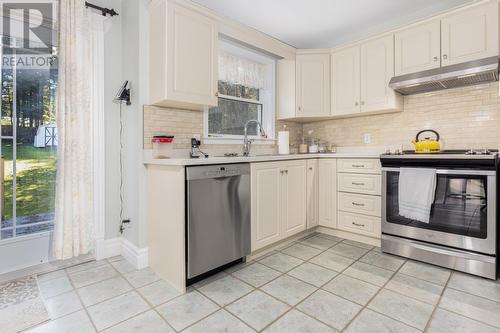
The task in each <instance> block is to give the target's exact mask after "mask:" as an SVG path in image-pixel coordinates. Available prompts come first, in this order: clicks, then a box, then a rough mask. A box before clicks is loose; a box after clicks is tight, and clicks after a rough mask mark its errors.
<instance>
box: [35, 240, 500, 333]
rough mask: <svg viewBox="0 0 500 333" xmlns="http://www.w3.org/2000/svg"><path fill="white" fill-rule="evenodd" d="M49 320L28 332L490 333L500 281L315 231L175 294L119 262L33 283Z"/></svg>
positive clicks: (499, 312)
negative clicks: (36, 284) (451, 269)
mask: <svg viewBox="0 0 500 333" xmlns="http://www.w3.org/2000/svg"><path fill="white" fill-rule="evenodd" d="M38 282H39V288H40V290H41V293H42V295H43V297H44V300H45V305H46V307H47V310H48V311H49V314H50V317H51V321H49V322H47V323H44V324H42V325H40V326H38V327H35V328H32V329H31V330H29V331H28V332H30V333H39V332H44V333H45V332H50V333H58V332H72V333H74V332H75V333H78V332H82V333H86V332H96V331H99V332H107V333H111V332H116V333H118V332H120V333H123V332H125V333H128V332H141V333H147V332H158V333H162V332H167V333H168V332H191V333H193V332H203V333H207V332H238V333H239V332H255V331H259V332H260V331H262V332H268V333H269V332H273V333H276V332H287V333H289V332H311V333H312V332H314V333H316V332H338V331H343V332H350V333H352V332H370V333H374V332H421V331H425V332H454V333H457V332H482V333H483V332H497V333H500V282H498V281H497V282H494V281H490V280H486V279H482V278H477V277H473V276H470V275H466V274H461V273H458V272H451V271H450V270H447V269H443V268H439V267H436V266H431V265H426V264H423V263H419V262H415V261H411V260H405V259H402V258H399V257H395V256H390V255H387V254H382V253H381V252H380V249H379V248H373V247H370V246H367V245H365V244H361V243H357V242H352V241H348V240H343V239H340V238H337V237H332V236H328V235H322V234H315V235H312V236H309V237H307V238H305V239H301V240H299V241H296V242H293V243H291V244H289V246H286V247H283V246H282V245H281V246H280V247H279V248H277V249H275V250H273V251H270V252H269V253H268V254H266V255H263V256H261V257H259V258H255V259H254V260H251V261H249V262H247V263H245V264H240V265H238V266H236V267H231V268H230V269H228V270H226V271H224V272H221V273H219V274H217V275H215V276H213V277H210V278H208V279H206V280H204V281H201V282H199V283H197V284H195V285H194V286H192V287H190V288H189V290H188V292H187V293H186V294H184V295H180V294H179V293H178V292H177V291H176V290H174V289H173V288H172V287H171V286H170V285H169V284H168V283H167V282H165V281H163V280H161V279H159V278H158V276H156V275H155V274H154V273H153V272H152V271H151V270H149V269H143V270H140V271H137V270H134V269H133V268H132V267H131V266H130V265H129V264H128V263H127V262H126V261H125V260H124V259H123V258H121V257H115V258H111V259H108V260H102V261H97V262H90V263H87V264H83V265H79V266H74V267H71V268H68V269H66V270H61V271H57V272H53V273H49V274H46V275H42V276H39V277H38Z"/></svg>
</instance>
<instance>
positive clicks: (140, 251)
mask: <svg viewBox="0 0 500 333" xmlns="http://www.w3.org/2000/svg"><path fill="white" fill-rule="evenodd" d="M120 254H121V255H122V256H123V258H125V259H126V260H127V261H128V262H130V264H131V265H132V266H134V268H135V269H142V268H145V267H148V266H149V264H148V248H147V247H143V248H139V247H137V246H135V245H134V244H133V243H132V242H130V241H129V240H128V239H126V238H125V237H115V238H111V239H105V240H98V241H97V242H96V259H97V260H100V259H105V258H110V257H114V256H117V255H120Z"/></svg>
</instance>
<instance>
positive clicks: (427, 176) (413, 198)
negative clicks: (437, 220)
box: [398, 168, 437, 223]
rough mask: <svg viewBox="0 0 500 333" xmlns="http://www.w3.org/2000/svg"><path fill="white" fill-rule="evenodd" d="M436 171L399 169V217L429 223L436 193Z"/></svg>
mask: <svg viewBox="0 0 500 333" xmlns="http://www.w3.org/2000/svg"><path fill="white" fill-rule="evenodd" d="M436 178H437V177H436V169H426V168H400V169H399V202H398V203H399V215H401V216H403V217H406V218H408V219H412V220H416V221H419V222H424V223H429V219H430V215H431V208H432V203H433V202H434V195H435V193H436V181H437V179H436Z"/></svg>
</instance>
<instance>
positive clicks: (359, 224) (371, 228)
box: [337, 212, 381, 238]
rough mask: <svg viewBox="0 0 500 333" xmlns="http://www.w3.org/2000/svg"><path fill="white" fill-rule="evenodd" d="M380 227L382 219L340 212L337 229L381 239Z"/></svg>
mask: <svg viewBox="0 0 500 333" xmlns="http://www.w3.org/2000/svg"><path fill="white" fill-rule="evenodd" d="M380 225H381V218H380V217H374V216H366V215H361V214H353V213H347V212H339V215H338V221H337V228H339V229H341V230H345V231H350V232H354V233H358V234H363V235H366V236H371V237H376V238H380V234H381V231H380Z"/></svg>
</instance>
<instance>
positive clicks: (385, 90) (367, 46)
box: [360, 35, 401, 112]
mask: <svg viewBox="0 0 500 333" xmlns="http://www.w3.org/2000/svg"><path fill="white" fill-rule="evenodd" d="M393 76H394V36H393V35H390V36H386V37H382V38H378V39H374V40H371V41H369V42H367V43H364V44H361V103H360V104H361V112H373V111H378V110H388V109H398V108H400V107H401V105H399V103H400V102H401V101H400V100H399V99H400V96H399V95H398V94H397V93H396V92H395V91H394V90H392V89H391V88H389V81H390V80H391V78H392V77H393Z"/></svg>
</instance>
